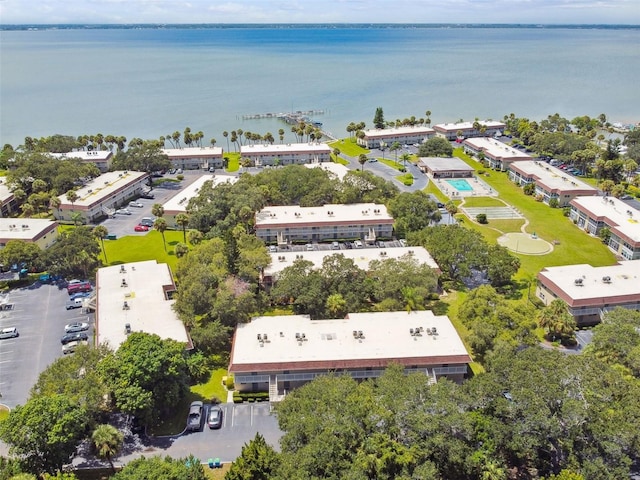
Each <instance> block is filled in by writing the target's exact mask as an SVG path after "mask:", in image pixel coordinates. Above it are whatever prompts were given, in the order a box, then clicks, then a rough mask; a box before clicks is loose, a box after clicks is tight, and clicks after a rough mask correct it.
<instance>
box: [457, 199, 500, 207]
mask: <svg viewBox="0 0 640 480" xmlns="http://www.w3.org/2000/svg"><path fill="white" fill-rule="evenodd" d="M464 206H465V207H470V208H481V207H504V206H505V204H504V202H501V201H500V200H498V199H497V198H493V197H467V198H465V199H464Z"/></svg>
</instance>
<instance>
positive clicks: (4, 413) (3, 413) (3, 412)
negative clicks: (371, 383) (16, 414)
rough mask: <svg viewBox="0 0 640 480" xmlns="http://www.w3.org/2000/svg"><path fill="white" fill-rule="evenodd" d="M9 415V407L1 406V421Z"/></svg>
mask: <svg viewBox="0 0 640 480" xmlns="http://www.w3.org/2000/svg"><path fill="white" fill-rule="evenodd" d="M8 416H9V409H8V408H7V407H4V406H0V422H2V421H3V420H5V419H6V418H7V417H8Z"/></svg>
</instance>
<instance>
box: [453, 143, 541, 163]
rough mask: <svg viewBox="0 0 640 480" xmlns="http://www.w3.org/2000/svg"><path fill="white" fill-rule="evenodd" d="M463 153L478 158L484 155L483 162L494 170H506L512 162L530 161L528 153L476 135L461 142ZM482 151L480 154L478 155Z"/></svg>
mask: <svg viewBox="0 0 640 480" xmlns="http://www.w3.org/2000/svg"><path fill="white" fill-rule="evenodd" d="M462 146H463V147H464V151H465V153H467V154H469V155H472V156H474V157H476V159H478V160H480V159H481V158H482V157H484V163H485V164H486V165H487V166H488V167H489V168H493V169H495V170H500V171H503V172H504V171H506V170H508V169H509V167H510V166H511V164H512V163H514V162H522V161H531V160H533V158H531V156H530V155H527V154H526V153H524V152H521V151H520V150H516V149H515V148H513V147H510V146H509V145H506V144H504V143H503V142H500V141H498V140H496V139H494V138H487V137H478V138H467V139H466V140H465V141H464V142H462ZM481 153H482V155H480V154H481Z"/></svg>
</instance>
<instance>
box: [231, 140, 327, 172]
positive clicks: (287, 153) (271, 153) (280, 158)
mask: <svg viewBox="0 0 640 480" xmlns="http://www.w3.org/2000/svg"><path fill="white" fill-rule="evenodd" d="M240 155H241V156H242V158H246V159H248V160H249V161H250V162H251V164H252V165H254V166H256V167H263V166H267V165H269V166H274V165H275V166H278V165H293V164H304V163H322V162H330V161H331V147H329V145H327V144H326V143H316V142H312V143H274V144H270V143H267V144H256V145H243V146H242V147H240Z"/></svg>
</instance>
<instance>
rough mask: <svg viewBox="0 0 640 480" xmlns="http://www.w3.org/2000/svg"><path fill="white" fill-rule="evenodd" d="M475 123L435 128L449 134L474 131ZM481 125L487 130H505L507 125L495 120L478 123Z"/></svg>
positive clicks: (450, 124)
mask: <svg viewBox="0 0 640 480" xmlns="http://www.w3.org/2000/svg"><path fill="white" fill-rule="evenodd" d="M474 123H475V122H458V123H438V124H437V125H435V126H434V127H433V128H434V129H436V130H444V131H447V132H452V131H453V132H457V131H458V130H470V129H473V124H474ZM478 123H479V124H480V125H484V126H485V127H487V128H505V127H506V125H505V124H504V123H502V122H496V121H493V120H482V121H478Z"/></svg>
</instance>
